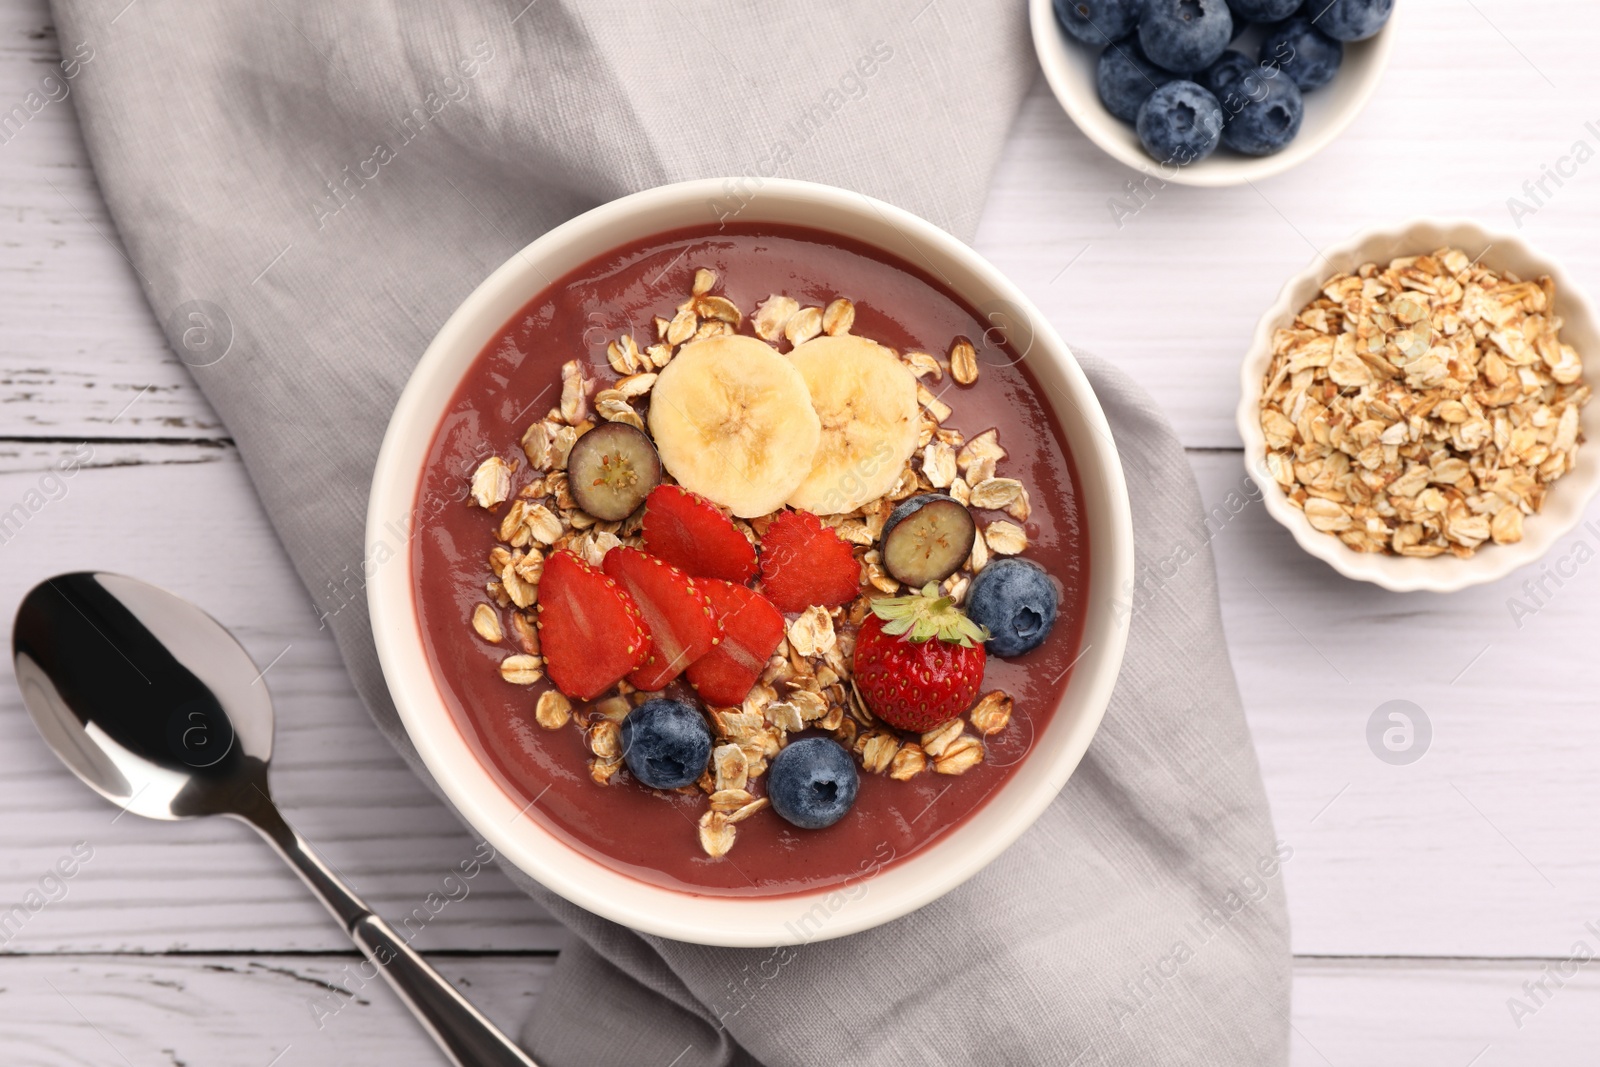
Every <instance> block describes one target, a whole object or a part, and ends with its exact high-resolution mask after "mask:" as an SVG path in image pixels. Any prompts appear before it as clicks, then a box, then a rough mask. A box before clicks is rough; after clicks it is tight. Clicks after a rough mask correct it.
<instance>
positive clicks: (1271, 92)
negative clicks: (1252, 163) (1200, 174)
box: [1222, 74, 1306, 156]
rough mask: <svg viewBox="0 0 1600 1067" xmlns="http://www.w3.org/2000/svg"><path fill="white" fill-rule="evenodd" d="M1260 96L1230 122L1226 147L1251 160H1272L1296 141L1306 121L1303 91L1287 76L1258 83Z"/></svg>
mask: <svg viewBox="0 0 1600 1067" xmlns="http://www.w3.org/2000/svg"><path fill="white" fill-rule="evenodd" d="M1254 87H1255V88H1258V89H1259V90H1260V91H1259V93H1257V94H1255V95H1252V96H1249V97H1248V98H1246V99H1245V101H1244V106H1243V107H1241V108H1240V109H1239V110H1238V111H1237V112H1235V113H1234V114H1233V115H1231V116H1229V118H1228V125H1227V126H1226V127H1225V128H1224V129H1223V131H1222V143H1223V144H1225V145H1227V146H1228V147H1229V148H1231V149H1233V150H1234V151H1235V152H1243V153H1244V154H1245V155H1247V156H1270V155H1272V153H1274V152H1276V151H1278V149H1280V148H1282V147H1283V146H1284V145H1286V144H1288V143H1289V142H1290V141H1292V140H1294V135H1295V134H1297V133H1299V132H1300V120H1301V119H1303V118H1305V111H1306V108H1305V101H1304V100H1303V99H1302V98H1301V96H1300V88H1299V86H1297V85H1295V83H1294V82H1292V81H1290V80H1289V78H1288V77H1287V76H1285V75H1283V74H1275V76H1273V77H1270V78H1269V77H1266V76H1265V74H1263V76H1262V77H1261V79H1260V80H1259V81H1257V82H1255V83H1254Z"/></svg>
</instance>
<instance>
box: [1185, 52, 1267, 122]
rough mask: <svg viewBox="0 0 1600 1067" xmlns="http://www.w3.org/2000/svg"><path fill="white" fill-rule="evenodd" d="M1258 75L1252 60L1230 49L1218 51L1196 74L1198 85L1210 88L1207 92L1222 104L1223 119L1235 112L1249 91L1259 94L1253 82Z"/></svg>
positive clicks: (1259, 74)
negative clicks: (1218, 56) (1216, 56)
mask: <svg viewBox="0 0 1600 1067" xmlns="http://www.w3.org/2000/svg"><path fill="white" fill-rule="evenodd" d="M1260 77H1261V72H1260V69H1259V68H1258V67H1257V66H1256V62H1255V60H1253V59H1251V58H1250V57H1249V56H1247V55H1245V54H1244V53H1243V52H1236V51H1234V50H1232V49H1229V50H1228V51H1226V52H1224V53H1222V58H1220V59H1218V60H1217V61H1216V62H1215V63H1213V64H1211V66H1209V67H1207V68H1206V69H1205V70H1204V71H1203V72H1202V73H1201V75H1200V79H1199V80H1200V84H1201V85H1204V86H1205V87H1206V88H1207V89H1210V90H1211V95H1212V96H1214V97H1216V98H1217V103H1219V104H1221V105H1222V114H1223V118H1224V119H1225V120H1226V118H1227V117H1228V116H1231V115H1235V114H1237V113H1238V111H1239V109H1240V108H1241V107H1243V106H1244V102H1245V100H1246V99H1248V97H1249V96H1250V95H1251V94H1252V93H1256V94H1259V92H1260V90H1259V89H1255V88H1254V83H1255V81H1256V80H1259V79H1260Z"/></svg>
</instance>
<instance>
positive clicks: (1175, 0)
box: [1139, 0, 1233, 74]
mask: <svg viewBox="0 0 1600 1067" xmlns="http://www.w3.org/2000/svg"><path fill="white" fill-rule="evenodd" d="M1231 40H1233V16H1232V15H1231V14H1229V12H1228V4H1227V0H1145V5H1144V16H1143V17H1142V18H1141V19H1140V20H1139V43H1140V44H1141V45H1143V46H1144V54H1145V55H1147V56H1149V57H1150V60H1151V62H1153V63H1155V64H1156V65H1157V66H1161V67H1165V68H1166V69H1167V70H1170V71H1175V72H1177V73H1179V74H1193V73H1195V72H1196V71H1200V70H1204V69H1205V68H1206V67H1209V66H1210V65H1211V64H1212V63H1213V62H1215V61H1216V58H1217V57H1218V56H1220V55H1221V54H1222V53H1223V52H1224V51H1226V50H1227V47H1228V42H1229V41H1231Z"/></svg>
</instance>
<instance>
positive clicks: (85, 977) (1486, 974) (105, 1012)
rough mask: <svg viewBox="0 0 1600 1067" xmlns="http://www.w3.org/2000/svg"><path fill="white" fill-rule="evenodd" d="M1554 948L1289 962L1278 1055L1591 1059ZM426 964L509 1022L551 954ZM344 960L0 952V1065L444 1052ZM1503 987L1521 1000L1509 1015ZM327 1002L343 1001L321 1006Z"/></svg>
mask: <svg viewBox="0 0 1600 1067" xmlns="http://www.w3.org/2000/svg"><path fill="white" fill-rule="evenodd" d="M1588 944H1589V946H1590V949H1591V951H1592V950H1594V949H1595V948H1596V946H1600V938H1597V937H1595V936H1593V935H1590V936H1589V938H1588ZM1566 958H1567V957H1563V958H1562V960H1561V961H1555V962H1550V961H1540V960H1510V961H1493V962H1482V963H1471V962H1455V961H1442V962H1429V961H1420V960H1355V961H1328V960H1301V961H1299V962H1298V964H1297V966H1296V970H1295V981H1294V1017H1293V1026H1294V1030H1293V1031H1292V1034H1291V1041H1292V1045H1291V1060H1290V1062H1291V1064H1292V1065H1293V1067H1329V1065H1330V1064H1332V1065H1334V1067H1354V1065H1358V1064H1359V1065H1361V1067H1415V1065H1416V1064H1419V1063H1438V1064H1448V1065H1452V1067H1466V1065H1468V1064H1475V1065H1477V1067H1501V1065H1506V1064H1521V1063H1526V1064H1548V1063H1583V1062H1589V1060H1590V1059H1591V1058H1592V1051H1593V1049H1594V1046H1595V1042H1596V1040H1597V1039H1600V974H1597V973H1596V969H1597V968H1600V964H1595V963H1591V964H1588V965H1586V966H1581V967H1580V966H1576V965H1572V964H1566V965H1565V966H1566V967H1567V968H1568V969H1569V971H1572V972H1575V973H1573V974H1572V975H1571V976H1570V977H1568V978H1564V979H1562V984H1561V985H1560V986H1557V985H1556V984H1555V981H1554V980H1552V979H1549V978H1546V977H1545V975H1546V973H1547V972H1546V970H1545V968H1546V967H1550V968H1551V969H1556V968H1560V967H1562V966H1563V965H1564V961H1565V959H1566ZM432 962H433V963H434V965H435V966H437V967H438V968H439V970H440V971H441V972H442V973H444V974H445V975H446V976H447V977H448V978H450V979H451V980H452V981H454V982H456V983H457V984H458V985H459V986H460V988H461V989H462V990H463V992H464V993H465V994H466V995H467V996H468V997H470V998H471V999H472V1001H473V1002H474V1003H475V1004H477V1005H478V1006H479V1007H480V1008H481V1009H483V1011H484V1012H485V1013H486V1014H487V1015H488V1016H489V1017H490V1018H491V1019H493V1020H494V1021H495V1022H496V1023H498V1024H499V1025H500V1026H502V1027H504V1028H506V1029H507V1030H508V1031H509V1032H512V1033H516V1032H517V1031H518V1029H519V1028H520V1026H521V1024H522V1022H523V1021H524V1020H525V1019H526V1018H527V1017H528V1014H529V1011H530V1009H531V1007H532V1005H533V1002H534V999H535V998H536V997H537V996H538V995H539V991H540V990H541V988H542V987H543V985H544V983H545V981H546V980H547V978H548V975H549V971H550V966H551V963H550V959H549V957H542V958H537V957H536V958H527V957H491V958H482V957H479V958H458V957H442V958H441V957H435V958H434V959H433V961H432ZM355 966H356V959H355V957H352V956H318V955H303V956H270V955H269V956H166V957H160V956H157V957H149V956H23V957H3V956H0V1047H4V1048H5V1049H6V1051H7V1062H8V1063H17V1064H29V1065H38V1067H67V1065H72V1067H78V1065H82V1064H113V1063H121V1062H123V1061H124V1060H126V1062H127V1063H129V1064H132V1065H134V1067H145V1065H147V1064H149V1065H152V1067H153V1065H155V1064H173V1063H191V1064H195V1063H226V1064H239V1065H244V1067H267V1065H268V1064H269V1063H271V1062H273V1057H275V1056H277V1057H281V1059H279V1060H278V1061H277V1062H278V1063H283V1064H288V1063H383V1064H386V1065H389V1067H411V1065H417V1067H434V1065H437V1064H440V1063H442V1062H443V1061H442V1060H441V1059H440V1058H439V1056H438V1054H437V1053H436V1052H434V1050H433V1049H432V1047H431V1046H430V1045H429V1044H428V1042H427V1039H426V1038H425V1037H424V1036H423V1035H422V1034H421V1032H420V1031H419V1030H418V1029H417V1027H416V1024H415V1023H413V1022H412V1021H411V1020H410V1019H409V1018H408V1017H407V1016H406V1013H405V1010H404V1009H403V1008H402V1007H401V1006H400V1004H399V1003H398V1001H396V1000H395V999H394V997H393V996H392V995H390V993H389V992H388V990H387V989H385V988H382V987H380V986H379V985H377V984H373V985H370V986H367V987H365V988H358V989H357V995H356V996H355V997H353V998H352V997H347V996H343V995H340V994H336V993H333V992H331V991H330V990H329V989H328V986H329V985H338V984H339V983H341V982H350V984H351V985H352V986H354V984H355V983H354V980H352V979H351V977H350V976H351V974H352V973H353V972H354V968H355ZM1557 977H1560V976H1559V972H1558V974H1557ZM1540 980H1543V981H1544V982H1545V989H1546V990H1548V993H1544V992H1538V991H1536V994H1537V996H1538V999H1539V1000H1540V1001H1542V1003H1535V1002H1534V999H1533V997H1530V995H1529V994H1528V993H1527V992H1526V991H1525V990H1524V989H1523V983H1525V982H1527V983H1533V982H1538V981H1540ZM1513 999H1515V1000H1516V1001H1517V1002H1520V1003H1522V1004H1525V1005H1527V1006H1529V1007H1531V1008H1532V1009H1533V1011H1532V1012H1531V1013H1526V1012H1519V1013H1518V1014H1517V1015H1516V1016H1515V1017H1514V1016H1513V1014H1512V1012H1511V1009H1510V1008H1509V1007H1508V1002H1510V1001H1512V1000H1513ZM336 1003H342V1004H343V1005H344V1007H342V1008H341V1009H340V1010H338V1011H337V1012H336V1013H334V1014H332V1015H328V1014H327V1012H328V1011H329V1010H331V1008H330V1005H333V1004H336ZM319 1022H321V1023H322V1025H321V1026H320V1027H319V1026H318V1023H319ZM1518 1022H1520V1023H1521V1026H1520V1028H1519V1026H1518V1025H1517V1023H1518ZM285 1048H287V1049H288V1050H289V1051H288V1052H287V1053H285V1051H284V1050H285ZM119 1057H120V1058H119ZM1474 1057H1477V1058H1476V1059H1474ZM663 1062H664V1061H663Z"/></svg>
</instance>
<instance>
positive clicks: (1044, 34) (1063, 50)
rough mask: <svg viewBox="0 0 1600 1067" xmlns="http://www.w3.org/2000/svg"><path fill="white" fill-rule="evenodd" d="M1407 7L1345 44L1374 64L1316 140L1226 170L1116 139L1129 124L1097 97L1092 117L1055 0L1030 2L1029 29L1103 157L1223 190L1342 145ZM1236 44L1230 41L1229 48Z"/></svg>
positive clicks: (1057, 86)
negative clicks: (1182, 162)
mask: <svg viewBox="0 0 1600 1067" xmlns="http://www.w3.org/2000/svg"><path fill="white" fill-rule="evenodd" d="M1405 6H1406V5H1405V4H1403V3H1396V4H1395V6H1394V11H1393V12H1392V13H1391V14H1390V16H1389V21H1388V22H1386V23H1384V26H1383V29H1381V30H1379V31H1378V32H1377V33H1375V34H1373V35H1372V36H1371V37H1368V38H1366V39H1364V40H1361V41H1349V42H1346V45H1347V46H1348V45H1369V44H1370V45H1371V48H1370V49H1369V50H1368V51H1369V59H1368V61H1367V62H1366V63H1365V64H1363V66H1362V68H1361V70H1360V72H1359V77H1360V81H1359V82H1358V83H1357V84H1356V86H1355V88H1354V91H1353V92H1352V93H1351V95H1350V98H1349V100H1348V101H1347V103H1346V104H1345V106H1344V107H1343V108H1342V109H1341V110H1339V111H1336V112H1333V113H1331V116H1330V121H1329V122H1328V123H1327V124H1326V125H1325V126H1322V127H1319V128H1318V129H1317V130H1316V131H1315V134H1314V135H1313V134H1311V133H1310V132H1309V131H1307V130H1303V129H1302V130H1301V131H1300V133H1299V135H1298V136H1297V137H1295V139H1294V140H1293V141H1292V142H1290V143H1289V144H1288V145H1287V146H1286V147H1285V148H1284V149H1283V151H1281V152H1277V153H1274V154H1273V155H1270V156H1259V157H1255V158H1251V157H1235V156H1227V157H1224V158H1226V159H1227V160H1229V162H1231V163H1235V164H1236V165H1234V166H1230V167H1226V168H1221V167H1216V166H1211V165H1209V164H1211V163H1212V162H1213V161H1214V160H1216V159H1217V157H1216V156H1215V155H1213V156H1211V157H1209V158H1208V159H1203V160H1201V161H1200V162H1198V163H1191V164H1189V165H1187V166H1181V167H1163V166H1162V165H1161V163H1159V162H1158V161H1156V160H1154V159H1152V158H1150V156H1149V155H1147V154H1146V153H1145V152H1144V151H1143V150H1142V149H1140V148H1139V147H1138V146H1137V145H1129V144H1128V143H1127V142H1125V141H1122V140H1119V139H1117V138H1115V137H1113V136H1111V135H1110V133H1109V132H1108V131H1109V130H1111V129H1113V128H1114V127H1113V126H1112V125H1111V124H1113V123H1115V124H1117V125H1126V123H1123V122H1122V120H1121V119H1119V118H1117V117H1116V116H1115V115H1113V114H1111V113H1110V112H1109V111H1107V110H1105V106H1104V105H1103V104H1101V103H1100V100H1099V97H1098V96H1097V95H1096V96H1095V98H1094V99H1093V101H1092V107H1093V110H1092V111H1091V110H1090V106H1089V105H1087V104H1085V102H1084V101H1083V99H1082V97H1081V94H1079V93H1078V92H1077V91H1076V89H1075V88H1074V86H1073V79H1072V74H1071V72H1070V67H1071V65H1072V64H1073V63H1075V62H1077V60H1076V59H1075V58H1074V56H1073V54H1072V51H1071V48H1072V45H1071V44H1069V43H1068V41H1067V39H1066V37H1067V34H1066V31H1065V30H1063V29H1061V27H1060V26H1059V25H1057V23H1056V18H1055V12H1054V10H1053V2H1052V0H1029V4H1028V24H1029V27H1030V28H1031V30H1032V35H1033V50H1034V53H1035V54H1036V55H1037V56H1038V57H1039V66H1040V67H1041V68H1043V70H1044V76H1045V81H1046V82H1048V83H1049V85H1050V92H1051V94H1052V95H1054V96H1055V98H1056V102H1057V103H1058V104H1060V105H1061V109H1062V110H1063V111H1065V112H1066V113H1067V116H1068V117H1069V118H1071V119H1072V122H1073V125H1075V126H1077V127H1078V129H1079V130H1081V131H1083V135H1084V136H1085V137H1087V138H1088V139H1089V140H1090V141H1092V142H1093V143H1094V144H1095V145H1097V146H1098V147H1099V148H1100V150H1101V151H1103V152H1105V153H1106V154H1107V155H1108V156H1110V157H1111V158H1112V159H1115V160H1117V161H1118V162H1119V163H1122V164H1123V165H1125V166H1128V167H1132V168H1133V169H1134V170H1137V171H1141V172H1143V173H1147V174H1155V175H1156V176H1158V177H1159V178H1161V179H1162V180H1163V181H1169V182H1173V183H1174V184H1177V185H1191V186H1195V187H1197V188H1205V189H1220V188H1227V187H1229V186H1234V185H1245V184H1248V183H1250V182H1255V181H1261V180H1264V179H1266V178H1271V177H1275V176H1277V175H1279V174H1282V173H1284V172H1285V171H1288V170H1291V169H1292V168H1294V167H1297V166H1299V165H1300V164H1301V163H1304V162H1305V161H1306V160H1308V159H1310V158H1311V157H1312V156H1314V155H1316V154H1317V153H1319V152H1321V151H1322V150H1323V149H1324V148H1326V147H1328V145H1330V144H1332V143H1333V142H1334V141H1335V140H1337V139H1338V137H1339V136H1340V135H1341V134H1342V133H1344V131H1345V130H1346V129H1347V128H1348V127H1349V126H1350V124H1351V123H1352V122H1354V121H1355V120H1356V117H1357V116H1358V115H1360V114H1361V112H1362V111H1364V110H1365V109H1366V106H1367V103H1368V102H1369V101H1370V100H1371V99H1372V95H1373V93H1375V92H1377V89H1378V84H1379V83H1380V82H1381V81H1382V80H1383V75H1384V73H1385V72H1386V71H1387V70H1388V68H1389V60H1390V57H1391V56H1392V55H1393V53H1394V46H1395V41H1396V39H1397V36H1398V35H1397V34H1396V33H1395V25H1396V23H1397V22H1398V21H1399V19H1400V17H1401V15H1400V9H1401V8H1403V7H1405ZM1074 43H1075V42H1074ZM1232 44H1233V42H1231V41H1230V42H1229V46H1230V47H1231V46H1232ZM1085 47H1093V46H1089V45H1086V46H1085Z"/></svg>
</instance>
